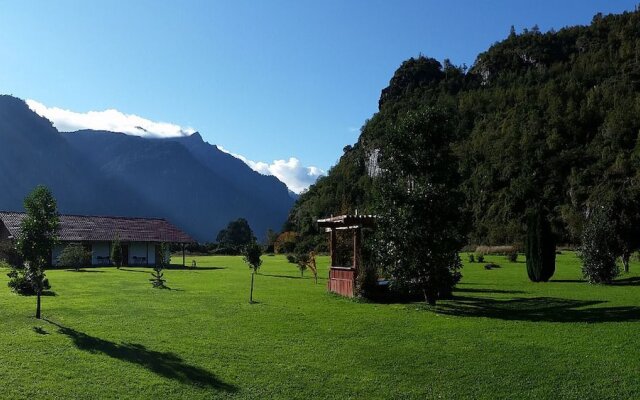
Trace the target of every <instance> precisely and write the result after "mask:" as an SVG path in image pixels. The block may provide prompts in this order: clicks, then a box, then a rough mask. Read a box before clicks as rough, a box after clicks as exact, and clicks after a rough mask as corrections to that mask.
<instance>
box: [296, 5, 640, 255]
mask: <svg viewBox="0 0 640 400" xmlns="http://www.w3.org/2000/svg"><path fill="white" fill-rule="evenodd" d="M639 89H640V12H633V13H624V14H621V15H609V16H602V15H596V16H595V17H594V18H593V21H592V23H591V24H590V25H589V26H577V27H569V28H565V29H561V30H559V31H557V32H556V31H550V32H546V33H543V32H540V31H539V30H538V29H537V27H534V28H532V29H530V30H524V31H523V32H521V33H516V32H515V31H514V30H513V28H512V29H511V32H510V33H509V35H508V37H507V38H506V39H505V40H503V41H501V42H499V43H496V44H494V45H493V46H492V47H491V48H489V49H488V50H487V51H486V52H484V53H481V54H480V55H478V57H477V59H476V61H475V63H474V65H473V66H472V67H470V68H467V67H466V66H462V67H460V66H455V65H453V64H452V63H450V62H449V61H448V60H444V61H443V62H442V63H440V62H438V61H436V60H434V59H431V58H428V57H424V56H419V57H417V58H411V59H409V60H407V61H405V62H403V63H402V65H401V66H400V68H399V69H398V70H397V71H396V72H395V74H394V76H393V77H392V79H391V81H390V83H389V86H388V87H387V88H385V89H383V90H382V93H381V96H380V100H379V111H378V112H377V113H376V114H374V115H373V116H372V117H371V119H370V120H368V121H366V122H365V124H364V125H363V127H362V132H361V135H360V137H359V139H358V142H357V143H355V144H354V145H353V146H346V147H345V149H344V154H343V155H342V157H341V158H340V160H339V162H338V164H337V165H336V166H335V167H333V168H332V169H331V170H330V171H329V173H328V175H327V176H326V177H324V178H321V179H320V180H319V181H318V182H317V183H316V184H315V185H313V186H312V187H311V188H310V189H309V190H308V191H307V192H306V193H304V194H303V195H302V196H301V197H300V199H299V201H298V202H297V203H296V205H295V206H294V208H293V209H292V211H291V213H290V216H289V220H288V222H287V226H286V227H285V228H286V229H288V230H293V231H296V232H298V233H300V235H301V236H300V239H299V243H298V245H299V247H306V248H309V247H314V246H318V245H322V244H324V242H325V240H326V239H325V238H324V237H323V235H321V234H320V233H319V232H318V231H317V228H316V227H315V224H314V221H315V219H316V218H319V217H324V216H327V215H330V214H334V215H335V214H339V213H344V212H354V211H355V210H356V209H357V210H358V211H359V212H360V213H369V212H375V204H376V200H375V197H376V195H375V178H372V176H375V172H376V168H377V163H376V157H377V154H378V152H379V150H380V149H384V146H385V143H382V142H381V141H380V138H382V137H384V136H385V135H384V134H383V133H385V132H389V131H392V130H393V129H392V128H393V127H394V125H395V124H396V123H397V121H398V119H399V117H401V116H403V115H406V114H407V113H408V112H410V111H415V110H420V109H423V108H425V107H434V106H435V107H439V108H442V109H444V110H446V113H447V115H448V116H449V118H450V120H451V123H453V125H454V127H455V136H454V137H455V138H454V140H453V141H452V142H451V146H452V148H453V149H454V151H455V154H456V156H457V162H458V164H459V165H458V167H459V171H460V173H461V175H462V178H463V184H462V189H463V191H464V194H465V198H466V211H467V212H468V215H469V224H470V225H471V226H470V231H471V233H470V236H469V242H470V243H473V244H504V243H523V240H524V235H525V233H526V218H527V216H531V215H536V216H540V217H541V221H543V224H546V225H548V229H551V230H552V231H553V232H554V236H555V238H556V240H557V241H558V242H564V243H576V242H577V241H578V240H579V235H580V233H581V231H582V224H583V222H584V219H585V217H586V216H587V215H588V214H589V213H590V212H591V211H592V210H593V209H594V207H607V208H609V209H611V210H613V213H612V215H613V216H614V217H613V218H614V219H613V220H612V221H611V223H612V224H616V225H617V226H618V232H620V233H621V235H622V236H623V237H622V240H633V238H634V237H636V238H637V237H640V233H639V232H637V229H638V228H636V227H638V226H640V210H639V208H640V182H639V180H640V173H639V171H640V169H639V167H640V148H639V147H638V137H639V133H640V90H639ZM625 235H626V238H625Z"/></svg>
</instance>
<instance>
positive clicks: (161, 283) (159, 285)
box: [149, 242, 169, 289]
mask: <svg viewBox="0 0 640 400" xmlns="http://www.w3.org/2000/svg"><path fill="white" fill-rule="evenodd" d="M168 253H169V245H168V244H167V243H164V242H163V243H160V258H159V259H157V260H156V265H155V266H154V267H153V272H152V273H151V279H149V281H150V282H151V285H152V286H153V287H154V288H155V289H166V288H167V286H166V285H165V283H166V282H167V280H166V279H164V272H163V271H164V268H165V267H166V266H167V265H168V264H169V255H168Z"/></svg>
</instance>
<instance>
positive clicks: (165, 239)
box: [0, 211, 195, 266]
mask: <svg viewBox="0 0 640 400" xmlns="http://www.w3.org/2000/svg"><path fill="white" fill-rule="evenodd" d="M25 215H26V214H25V213H21V212H4V211H0V241H7V240H9V241H12V240H14V239H15V238H17V237H18V235H19V234H20V225H21V223H22V219H23V218H24V217H25ZM116 237H118V238H119V239H120V243H121V245H122V253H123V259H124V260H125V261H124V264H126V265H155V263H156V260H158V259H159V258H160V257H159V256H160V244H161V243H173V244H182V248H183V257H182V263H183V265H184V245H185V244H187V243H193V242H195V240H193V239H192V238H191V237H190V236H189V235H187V234H186V233H184V232H183V231H181V230H180V229H178V228H177V227H175V226H174V225H172V224H170V223H169V222H167V221H166V220H164V219H158V218H128V217H97V216H85V215H60V225H59V227H58V238H59V243H58V244H56V245H55V246H54V247H53V249H51V265H54V266H55V265H57V258H58V256H59V255H60V253H61V252H62V250H63V249H64V247H65V246H66V245H68V244H69V243H81V244H83V245H84V246H85V247H86V248H87V250H89V251H91V264H92V265H111V264H112V262H111V247H112V243H113V241H114V240H115V239H116Z"/></svg>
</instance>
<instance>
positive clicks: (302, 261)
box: [296, 252, 309, 278]
mask: <svg viewBox="0 0 640 400" xmlns="http://www.w3.org/2000/svg"><path fill="white" fill-rule="evenodd" d="M296 264H297V265H298V270H300V277H302V278H304V271H306V270H307V268H308V267H309V253H305V252H301V253H298V254H296Z"/></svg>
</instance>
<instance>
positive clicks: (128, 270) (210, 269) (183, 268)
mask: <svg viewBox="0 0 640 400" xmlns="http://www.w3.org/2000/svg"><path fill="white" fill-rule="evenodd" d="M136 268H144V270H137V269H129V268H126V267H120V268H119V269H120V271H126V272H143V273H145V274H148V273H149V271H150V270H153V267H152V266H140V267H136ZM165 269H166V270H182V271H213V270H217V269H227V267H195V268H193V267H183V266H179V267H177V266H171V267H166V268H165Z"/></svg>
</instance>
